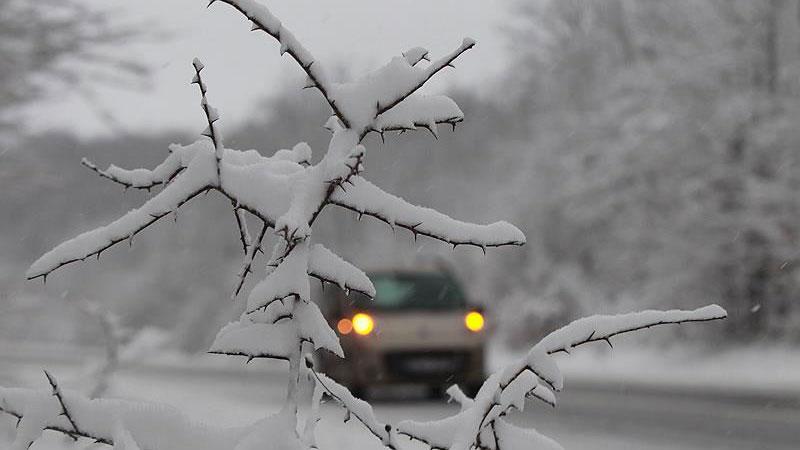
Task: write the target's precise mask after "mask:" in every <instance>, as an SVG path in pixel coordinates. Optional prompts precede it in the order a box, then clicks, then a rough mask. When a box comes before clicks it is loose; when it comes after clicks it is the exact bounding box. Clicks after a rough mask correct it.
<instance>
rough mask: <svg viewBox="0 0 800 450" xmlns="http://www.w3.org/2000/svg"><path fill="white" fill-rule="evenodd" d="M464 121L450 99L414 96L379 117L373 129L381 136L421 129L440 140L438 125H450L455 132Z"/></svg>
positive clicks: (459, 110) (458, 109)
mask: <svg viewBox="0 0 800 450" xmlns="http://www.w3.org/2000/svg"><path fill="white" fill-rule="evenodd" d="M463 120H464V113H463V112H462V111H461V109H460V108H459V107H458V105H457V104H456V102H454V101H453V100H452V99H451V98H450V97H447V96H445V95H412V96H410V97H408V98H406V99H405V100H403V101H402V102H400V103H398V104H397V106H395V107H394V108H392V109H390V110H389V111H386V112H385V113H383V114H381V115H380V116H378V118H377V119H375V122H374V123H373V125H372V127H373V131H376V132H378V133H380V134H381V136H383V133H384V132H386V131H408V130H415V129H417V128H418V127H420V128H425V129H427V130H428V131H430V133H431V134H433V136H434V137H436V138H438V137H439V132H438V129H437V125H440V124H448V125H450V126H452V127H453V129H454V130H455V127H456V124H457V123H459V122H461V121H463Z"/></svg>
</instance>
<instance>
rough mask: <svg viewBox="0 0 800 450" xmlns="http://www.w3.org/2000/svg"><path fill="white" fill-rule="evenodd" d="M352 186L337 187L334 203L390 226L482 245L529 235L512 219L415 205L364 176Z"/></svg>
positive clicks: (500, 243) (510, 242)
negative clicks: (484, 220)
mask: <svg viewBox="0 0 800 450" xmlns="http://www.w3.org/2000/svg"><path fill="white" fill-rule="evenodd" d="M351 182H352V186H349V187H347V188H346V190H337V191H336V192H334V193H333V195H332V196H331V203H333V204H335V205H338V206H341V207H343V208H346V209H349V210H351V211H354V212H356V213H358V214H359V217H360V216H361V215H367V216H371V217H375V218H377V219H379V220H381V221H383V222H386V223H387V224H389V225H390V226H398V227H400V228H405V229H407V230H409V231H411V233H413V234H414V237H415V238H416V237H417V235H422V236H428V237H431V238H433V239H438V240H440V241H444V242H447V243H450V244H452V245H453V246H457V245H472V246H475V247H479V248H481V249H486V248H487V247H500V246H504V245H522V244H524V243H525V235H524V234H522V232H521V231H520V230H519V229H517V228H516V227H515V226H513V225H511V224H510V223H508V222H495V223H492V224H488V225H478V224H472V223H467V222H462V221H459V220H456V219H453V218H451V217H448V216H447V215H445V214H442V213H440V212H438V211H436V210H433V209H430V208H424V207H422V206H416V205H412V204H411V203H408V202H407V201H405V200H403V199H402V198H400V197H397V196H394V195H392V194H389V193H387V192H385V191H383V190H382V189H380V188H379V187H377V186H375V185H374V184H372V183H370V182H369V181H367V180H365V179H364V178H362V177H353V179H352V180H351Z"/></svg>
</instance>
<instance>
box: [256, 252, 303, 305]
mask: <svg viewBox="0 0 800 450" xmlns="http://www.w3.org/2000/svg"><path fill="white" fill-rule="evenodd" d="M307 273H308V243H301V244H298V245H297V246H296V247H295V248H294V249H293V250H292V251H291V252H290V253H289V254H288V255H287V256H286V257H285V258H284V259H283V260H282V261H280V263H279V264H278V266H277V267H275V269H274V270H273V271H272V272H271V273H270V274H269V275H267V276H266V278H264V279H263V280H261V281H260V282H259V283H258V284H256V286H255V287H254V288H253V290H252V291H250V295H249V296H248V298H247V312H255V311H257V310H258V309H261V308H263V307H264V306H266V305H268V304H270V303H272V302H274V301H277V300H282V299H284V298H286V297H289V296H292V295H295V296H298V297H299V298H300V299H301V300H303V301H306V302H307V301H309V300H310V299H311V288H310V286H309V282H308V277H307V276H306V274H307Z"/></svg>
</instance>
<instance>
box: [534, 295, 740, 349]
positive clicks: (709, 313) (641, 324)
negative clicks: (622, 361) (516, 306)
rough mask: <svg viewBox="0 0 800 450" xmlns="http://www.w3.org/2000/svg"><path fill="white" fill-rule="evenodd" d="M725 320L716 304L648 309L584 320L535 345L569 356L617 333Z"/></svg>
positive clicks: (551, 334) (723, 313)
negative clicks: (656, 309) (571, 352)
mask: <svg viewBox="0 0 800 450" xmlns="http://www.w3.org/2000/svg"><path fill="white" fill-rule="evenodd" d="M726 317H728V313H727V312H726V311H725V310H724V309H723V308H722V307H720V306H718V305H709V306H705V307H703V308H699V309H695V310H693V311H684V310H671V311H655V310H649V311H641V312H636V313H629V314H622V315H603V316H591V317H584V318H582V319H578V320H576V321H574V322H572V323H570V324H569V325H567V326H565V327H563V328H560V329H558V330H556V331H553V332H552V333H550V334H548V335H547V336H545V337H544V338H543V339H542V340H541V341H540V342H539V343H538V344H537V347H538V348H540V349H541V350H543V351H545V352H547V353H548V354H553V353H559V352H564V353H569V352H570V350H571V349H572V348H574V347H577V346H580V345H583V344H587V343H590V342H598V341H605V342H608V343H610V341H609V340H610V339H611V338H612V337H614V336H617V335H619V334H624V333H630V332H633V331H638V330H643V329H646V328H650V327H655V326H659V325H670V324H672V325H674V324H681V323H686V322H709V321H712V320H720V319H724V318H726Z"/></svg>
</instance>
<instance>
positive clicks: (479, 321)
mask: <svg viewBox="0 0 800 450" xmlns="http://www.w3.org/2000/svg"><path fill="white" fill-rule="evenodd" d="M484 325H485V321H484V319H483V314H481V313H479V312H477V311H471V312H469V313H467V315H466V316H464V326H466V327H467V329H468V330H469V331H472V332H473V333H477V332H478V331H481V330H482V329H483V327H484Z"/></svg>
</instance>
